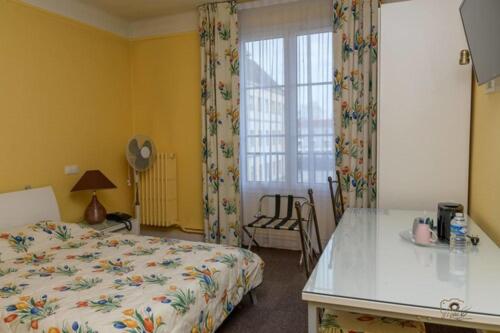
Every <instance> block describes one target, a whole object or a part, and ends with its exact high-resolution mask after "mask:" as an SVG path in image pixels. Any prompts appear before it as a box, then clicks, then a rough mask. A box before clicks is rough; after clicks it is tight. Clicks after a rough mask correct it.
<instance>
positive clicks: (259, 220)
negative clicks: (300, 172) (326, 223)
mask: <svg viewBox="0 0 500 333" xmlns="http://www.w3.org/2000/svg"><path fill="white" fill-rule="evenodd" d="M309 196H310V199H312V191H310V193H309ZM271 198H274V215H273V216H268V215H265V214H263V213H262V205H263V203H264V200H270V199H271ZM282 198H287V200H286V202H287V203H286V205H287V209H286V216H284V217H281V216H280V213H281V201H282V200H281V199H282ZM310 199H308V198H306V197H302V196H293V195H281V194H274V195H272V194H266V195H263V196H261V197H260V198H259V210H258V212H257V214H256V215H255V220H253V221H252V222H251V223H249V224H247V225H245V226H243V231H244V232H245V233H246V234H247V235H248V236H249V237H250V242H249V244H248V249H249V250H250V249H251V248H252V244H255V245H256V246H258V247H260V245H259V243H258V242H257V241H256V240H255V232H256V231H257V229H268V230H273V229H274V230H288V231H297V232H298V231H299V220H298V219H297V217H296V216H293V211H294V203H295V202H299V203H300V204H303V203H305V202H311V203H313V202H312V200H310ZM313 218H314V219H315V220H316V216H314V217H313ZM249 228H253V231H252V232H250V231H249V230H248V229H249Z"/></svg>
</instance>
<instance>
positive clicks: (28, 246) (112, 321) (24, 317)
mask: <svg viewBox="0 0 500 333" xmlns="http://www.w3.org/2000/svg"><path fill="white" fill-rule="evenodd" d="M0 253H1V254H0V316H1V320H0V332H43V333H96V332H100V333H108V332H117V333H119V332H127V333H139V332H140V333H143V332H147V333H160V332H192V333H208V332H213V331H215V330H216V328H217V327H218V326H219V325H220V324H221V323H222V322H223V321H224V319H225V318H226V317H227V316H228V315H229V314H230V313H231V311H232V310H233V309H234V307H235V306H236V305H237V304H238V303H239V302H240V301H241V300H242V298H243V296H244V295H245V294H247V293H248V292H249V291H250V290H252V289H254V288H256V287H257V286H258V285H259V284H260V283H261V282H262V278H263V267H264V264H263V261H262V260H261V259H260V258H259V257H258V256H257V255H255V254H254V253H252V252H250V251H247V250H245V249H242V248H235V247H228V246H221V245H213V244H206V243H196V242H187V241H180V240H174V239H166V238H155V237H145V236H135V235H129V234H118V233H113V234H110V233H102V232H98V231H95V230H93V229H91V228H88V227H82V226H80V225H76V224H64V223H55V222H49V221H42V222H40V223H37V224H33V225H27V226H23V227H19V228H14V229H9V230H6V231H4V232H1V233H0Z"/></svg>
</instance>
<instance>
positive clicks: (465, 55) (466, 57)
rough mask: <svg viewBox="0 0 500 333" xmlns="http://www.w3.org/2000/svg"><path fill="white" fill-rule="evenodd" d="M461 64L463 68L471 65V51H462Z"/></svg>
mask: <svg viewBox="0 0 500 333" xmlns="http://www.w3.org/2000/svg"><path fill="white" fill-rule="evenodd" d="M459 64H460V65H462V66H465V65H468V64H470V52H469V50H462V51H460V61H459Z"/></svg>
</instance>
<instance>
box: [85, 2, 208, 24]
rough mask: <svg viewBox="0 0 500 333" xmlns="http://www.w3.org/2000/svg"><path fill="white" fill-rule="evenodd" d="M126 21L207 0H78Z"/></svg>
mask: <svg viewBox="0 0 500 333" xmlns="http://www.w3.org/2000/svg"><path fill="white" fill-rule="evenodd" d="M78 1H79V2H82V3H84V4H87V5H91V6H93V7H96V8H99V9H101V10H103V11H105V12H106V13H108V14H110V15H113V16H117V17H119V18H122V19H124V20H127V21H138V20H143V19H149V18H153V17H159V16H165V15H171V14H177V13H182V12H186V11H190V10H194V9H196V7H197V6H199V5H201V4H203V3H206V2H207V0H78Z"/></svg>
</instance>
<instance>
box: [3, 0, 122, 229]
mask: <svg viewBox="0 0 500 333" xmlns="http://www.w3.org/2000/svg"><path fill="white" fill-rule="evenodd" d="M130 95H131V93H130V59H129V42H128V41H126V40H124V39H121V38H118V37H116V36H114V35H112V34H109V33H107V32H102V31H99V30H97V29H94V28H90V27H87V26H85V25H83V24H79V23H76V22H73V21H71V20H68V19H65V18H62V17H59V16H57V15H53V14H48V13H45V12H43V11H41V10H38V9H35V8H32V7H29V6H27V5H23V4H20V3H18V2H14V1H10V0H0V142H1V143H0V147H1V149H0V154H1V157H0V161H1V162H0V192H7V191H12V190H18V189H22V188H23V187H24V186H25V185H31V186H33V187H38V186H43V185H53V186H54V189H55V192H56V196H57V199H58V202H59V205H60V207H61V211H62V217H63V219H64V220H67V221H78V220H79V219H80V218H81V216H82V214H83V210H84V208H85V206H86V205H87V204H88V202H89V201H90V193H77V194H70V192H69V191H70V189H71V187H72V186H73V185H74V183H75V182H76V181H77V180H78V177H79V176H80V175H77V176H66V175H64V172H63V169H64V166H65V165H69V164H77V165H79V166H80V169H81V171H82V172H83V171H85V170H86V169H94V168H96V169H100V170H102V171H103V172H104V174H106V175H107V176H108V177H109V178H110V179H111V180H112V181H113V182H114V183H115V184H116V185H117V186H118V189H116V190H107V191H101V192H100V194H99V198H100V200H101V201H102V202H103V204H104V205H105V206H106V207H107V208H108V210H122V211H129V210H130V205H131V191H130V189H129V188H128V187H127V185H126V179H127V167H126V162H125V160H124V156H123V155H124V149H125V148H124V147H125V145H126V143H127V139H128V138H129V136H130V135H131V134H132V112H131V107H130Z"/></svg>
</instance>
